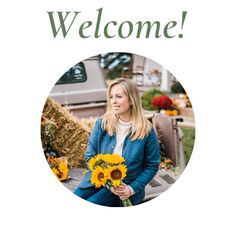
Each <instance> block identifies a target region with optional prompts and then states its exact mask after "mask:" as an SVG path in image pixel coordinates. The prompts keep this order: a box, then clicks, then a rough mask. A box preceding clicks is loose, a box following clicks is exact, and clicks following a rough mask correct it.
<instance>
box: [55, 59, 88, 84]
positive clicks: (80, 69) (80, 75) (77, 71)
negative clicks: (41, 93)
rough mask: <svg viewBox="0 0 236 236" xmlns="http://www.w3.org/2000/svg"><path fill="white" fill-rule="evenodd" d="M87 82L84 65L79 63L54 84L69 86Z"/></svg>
mask: <svg viewBox="0 0 236 236" xmlns="http://www.w3.org/2000/svg"><path fill="white" fill-rule="evenodd" d="M86 80H87V74H86V71H85V67H84V63H82V62H80V63H78V64H76V65H75V66H73V67H71V68H70V69H69V70H68V71H67V72H65V74H64V75H62V77H61V78H60V79H59V80H58V81H57V83H56V84H71V83H81V82H85V81H86Z"/></svg>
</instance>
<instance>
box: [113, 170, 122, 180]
mask: <svg viewBox="0 0 236 236" xmlns="http://www.w3.org/2000/svg"><path fill="white" fill-rule="evenodd" d="M121 177H122V173H121V171H120V170H113V171H112V172H111V178H112V179H114V180H117V179H121Z"/></svg>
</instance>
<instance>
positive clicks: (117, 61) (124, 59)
mask: <svg viewBox="0 0 236 236" xmlns="http://www.w3.org/2000/svg"><path fill="white" fill-rule="evenodd" d="M132 61H133V60H132V54H131V53H106V54H101V56H100V64H101V66H102V68H103V69H104V71H105V75H106V78H107V79H115V78H118V77H125V78H131V77H132Z"/></svg>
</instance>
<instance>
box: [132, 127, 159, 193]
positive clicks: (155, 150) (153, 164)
mask: <svg viewBox="0 0 236 236" xmlns="http://www.w3.org/2000/svg"><path fill="white" fill-rule="evenodd" d="M143 160H144V161H143V170H142V172H141V173H140V174H139V175H138V176H137V178H136V179H135V180H134V181H132V182H131V183H129V185H130V186H131V188H132V189H133V190H134V192H135V193H137V192H139V191H140V190H142V189H143V188H145V186H146V185H147V184H148V183H149V182H150V181H151V180H152V178H153V177H154V176H155V175H156V173H157V171H158V167H159V164H160V148H159V144H158V140H157V137H156V133H155V131H154V129H153V128H152V130H151V132H150V134H149V135H148V137H147V139H146V143H145V146H144V159H143Z"/></svg>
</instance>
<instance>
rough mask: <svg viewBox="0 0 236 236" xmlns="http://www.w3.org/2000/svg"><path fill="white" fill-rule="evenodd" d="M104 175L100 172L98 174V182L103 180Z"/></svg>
mask: <svg viewBox="0 0 236 236" xmlns="http://www.w3.org/2000/svg"><path fill="white" fill-rule="evenodd" d="M104 177H105V176H104V174H103V173H102V172H100V173H99V174H98V180H99V181H101V180H103V179H104Z"/></svg>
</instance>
